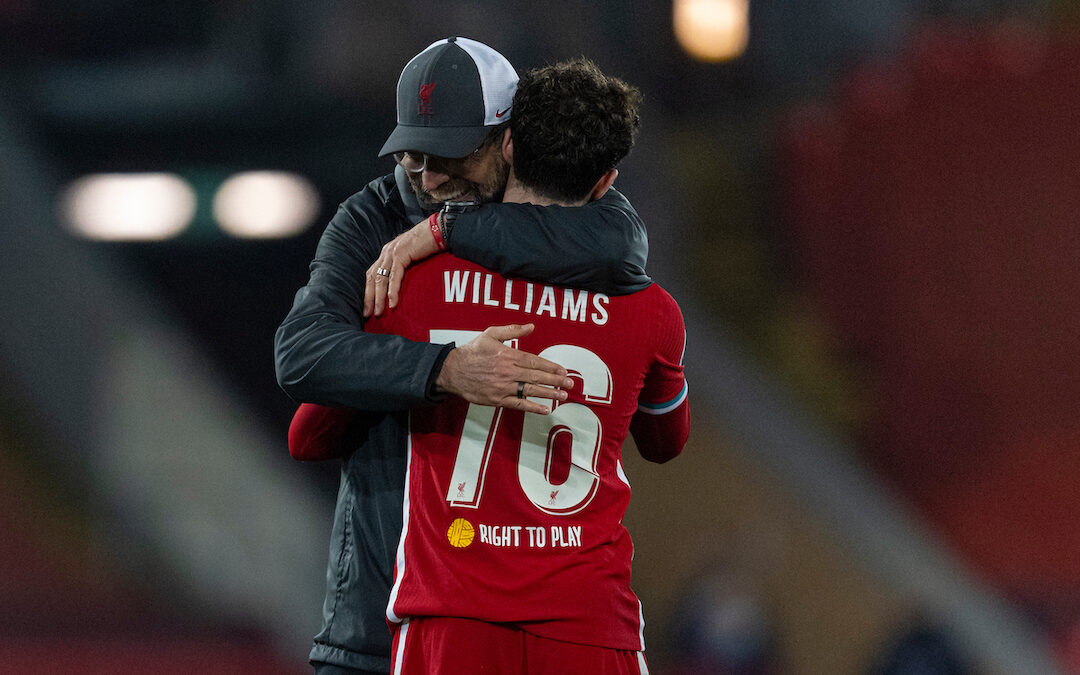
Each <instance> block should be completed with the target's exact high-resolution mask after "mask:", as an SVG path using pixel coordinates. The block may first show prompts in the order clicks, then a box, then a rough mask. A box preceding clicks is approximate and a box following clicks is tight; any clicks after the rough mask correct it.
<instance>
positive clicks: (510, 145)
mask: <svg viewBox="0 0 1080 675" xmlns="http://www.w3.org/2000/svg"><path fill="white" fill-rule="evenodd" d="M502 156H503V161H505V162H506V163H507V164H511V165H512V164H513V163H514V139H513V138H511V137H510V129H509V127H507V129H506V131H504V132H503V138H502Z"/></svg>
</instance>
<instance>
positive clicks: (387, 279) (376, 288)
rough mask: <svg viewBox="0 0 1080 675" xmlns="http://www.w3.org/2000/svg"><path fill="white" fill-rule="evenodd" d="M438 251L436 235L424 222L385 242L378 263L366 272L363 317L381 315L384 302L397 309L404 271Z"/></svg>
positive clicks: (384, 306)
mask: <svg viewBox="0 0 1080 675" xmlns="http://www.w3.org/2000/svg"><path fill="white" fill-rule="evenodd" d="M438 252H439V246H438V245H437V244H436V243H435V236H434V235H432V234H431V228H430V227H429V226H428V222H427V220H422V221H420V222H419V223H417V224H416V225H415V226H414V227H413V228H412V229H410V230H408V231H406V232H403V233H402V234H399V235H398V236H396V237H394V238H393V239H391V240H390V241H389V242H387V244H386V245H385V246H383V247H382V253H380V254H379V258H378V260H376V261H375V262H374V263H372V265H371V267H369V268H368V269H367V275H366V285H365V286H364V318H365V319H366V318H369V317H371V316H372V314H374V315H375V316H379V315H381V314H382V313H383V310H384V309H385V308H386V303H387V300H389V303H390V307H397V303H398V292H399V291H400V290H401V280H402V278H403V277H404V276H405V268H406V267H408V266H409V265H411V264H413V263H414V262H416V261H417V260H423V259H424V258H427V257H428V256H431V255H435V254H436V253H438ZM379 269H384V270H389V271H390V275H389V276H387V275H385V274H378V270H379Z"/></svg>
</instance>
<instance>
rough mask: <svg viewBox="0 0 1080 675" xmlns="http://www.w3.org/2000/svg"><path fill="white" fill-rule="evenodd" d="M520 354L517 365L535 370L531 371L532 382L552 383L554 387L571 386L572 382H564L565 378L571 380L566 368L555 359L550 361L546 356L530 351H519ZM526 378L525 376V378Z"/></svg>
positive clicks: (530, 379)
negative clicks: (567, 375)
mask: <svg viewBox="0 0 1080 675" xmlns="http://www.w3.org/2000/svg"><path fill="white" fill-rule="evenodd" d="M518 353H519V354H520V357H519V360H518V363H517V365H518V366H520V367H521V368H522V369H524V370H526V371H535V373H531V374H532V377H530V378H529V381H530V382H542V383H544V384H550V385H552V386H553V387H562V386H567V387H569V386H571V385H570V384H565V385H564V384H563V378H566V380H567V381H569V378H567V377H566V368H563V367H562V366H560V365H559V364H557V363H555V362H554V361H548V360H547V359H545V358H542V357H540V356H537V355H536V354H530V353H529V352H522V351H519V352H518ZM523 379H524V378H523Z"/></svg>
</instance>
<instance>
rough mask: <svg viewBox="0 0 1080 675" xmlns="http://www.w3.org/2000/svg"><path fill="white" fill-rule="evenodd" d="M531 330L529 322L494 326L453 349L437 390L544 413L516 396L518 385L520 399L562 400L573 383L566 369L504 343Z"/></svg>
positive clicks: (544, 409)
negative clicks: (521, 390)
mask: <svg viewBox="0 0 1080 675" xmlns="http://www.w3.org/2000/svg"><path fill="white" fill-rule="evenodd" d="M533 328H535V326H534V325H533V324H531V323H530V324H526V325H524V326H520V325H517V324H513V325H510V326H492V327H490V328H488V329H487V330H485V331H484V332H483V333H481V334H480V335H478V336H477V337H476V338H474V339H473V340H472V341H471V342H469V343H467V344H464V345H462V346H460V347H455V348H454V349H452V350H450V353H449V354H447V356H446V360H445V361H443V367H442V370H441V371H440V372H439V377H438V378H437V379H436V380H435V386H436V387H438V388H439V390H440V391H446V392H450V393H451V394H457V395H458V396H460V397H461V398H463V399H465V400H466V401H469V402H471V403H479V404H481V405H491V406H502V407H504V408H515V409H517V410H524V411H526V412H531V413H538V414H541V415H546V414H548V413H549V412H551V408H550V407H549V406H547V405H543V404H540V403H536V402H535V401H530V400H528V399H527V398H518V395H517V394H518V382H524V383H525V389H524V392H523V393H522V396H524V397H528V396H532V397H537V398H550V399H553V400H556V401H565V400H566V395H567V394H566V390H567V389H569V388H571V387H572V386H573V385H574V382H573V380H571V379H570V378H569V377H567V376H566V368H563V367H562V366H560V365H559V364H557V363H554V362H552V361H548V360H547V359H542V358H540V357H539V356H536V355H535V354H530V353H528V352H523V351H520V350H517V349H513V348H511V347H507V346H506V345H505V344H503V341H504V340H513V339H514V338H519V337H524V336H526V335H528V334H529V333H531V332H533Z"/></svg>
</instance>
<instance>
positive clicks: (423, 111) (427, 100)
mask: <svg viewBox="0 0 1080 675" xmlns="http://www.w3.org/2000/svg"><path fill="white" fill-rule="evenodd" d="M433 91H435V83H434V82H428V83H427V84H422V85H420V110H419V111H418V113H417V114H420V115H434V114H435V111H434V110H433V109H432V107H431V93H432V92H433Z"/></svg>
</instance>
